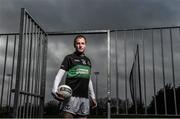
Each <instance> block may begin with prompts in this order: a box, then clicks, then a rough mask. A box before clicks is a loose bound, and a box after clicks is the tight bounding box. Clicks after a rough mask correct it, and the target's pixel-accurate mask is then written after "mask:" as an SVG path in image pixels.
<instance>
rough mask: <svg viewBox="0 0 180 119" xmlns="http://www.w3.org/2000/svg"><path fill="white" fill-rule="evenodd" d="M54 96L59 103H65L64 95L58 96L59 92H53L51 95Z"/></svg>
mask: <svg viewBox="0 0 180 119" xmlns="http://www.w3.org/2000/svg"><path fill="white" fill-rule="evenodd" d="M51 94H52V95H53V97H54V98H55V99H56V100H58V101H64V98H63V96H62V95H60V94H58V93H57V92H52V93H51Z"/></svg>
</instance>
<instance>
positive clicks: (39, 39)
mask: <svg viewBox="0 0 180 119" xmlns="http://www.w3.org/2000/svg"><path fill="white" fill-rule="evenodd" d="M39 32H40V34H39V38H38V41H39V42H38V65H37V66H38V69H37V93H38V94H40V90H39V89H40V81H41V62H40V60H41V38H42V32H41V29H39ZM37 107H38V108H37V109H38V111H37V112H38V115H37V116H38V117H39V116H40V115H39V97H37Z"/></svg>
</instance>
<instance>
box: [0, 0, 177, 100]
mask: <svg viewBox="0 0 180 119" xmlns="http://www.w3.org/2000/svg"><path fill="white" fill-rule="evenodd" d="M179 6H180V1H179V0H0V33H6V32H18V31H19V18H20V8H22V7H23V8H26V9H27V10H28V11H29V12H30V14H31V15H32V16H33V17H34V18H35V19H36V20H37V21H38V23H39V24H40V25H41V26H42V27H43V28H44V30H45V31H47V32H50V31H70V32H71V31H80V30H101V29H125V28H142V27H159V26H178V25H180V12H179V11H180V7H179ZM73 37H74V36H62V37H51V36H50V37H49V44H48V48H49V49H48V65H47V66H48V69H47V86H46V87H47V88H46V101H47V100H50V99H52V97H51V95H50V90H51V88H52V83H53V80H54V78H55V75H56V73H57V71H58V68H59V65H60V64H61V62H62V60H63V57H64V56H65V55H66V54H68V53H71V52H73V50H74V49H73V46H72V39H73ZM87 37H88V39H89V40H88V49H87V55H88V56H90V58H91V60H92V62H93V66H94V69H93V71H100V75H99V78H101V80H105V81H103V82H104V83H101V84H99V85H100V87H102V89H106V85H105V83H106V66H105V64H106V63H107V59H106V53H107V49H106V36H105V35H91V36H89V35H87ZM119 43H121V41H119ZM2 44H3V43H2ZM2 44H1V46H2ZM120 49H121V48H120ZM1 52H3V51H1ZM113 52H114V51H113ZM129 54H131V53H129ZM131 57H132V56H131ZM102 59H103V60H102ZM113 61H114V60H113ZM123 63H124V61H123V59H122V60H121V61H119V65H120V66H121V65H124V64H123ZM130 65H131V64H129V67H131V66H130ZM1 70H2V69H1ZM122 70H124V69H122ZM120 74H123V72H122V71H121V69H120ZM121 78H122V79H124V78H123V76H122V77H121ZM114 81H115V80H114ZM123 83H124V81H123V80H122V82H121V81H120V83H119V85H120V87H123V88H124V84H123ZM112 88H113V89H114V86H112ZM103 91H104V90H103ZM123 91H124V90H123ZM105 94H106V92H101V96H102V95H105ZM113 94H114V93H113ZM120 97H121V96H120ZM122 97H124V94H123V96H122Z"/></svg>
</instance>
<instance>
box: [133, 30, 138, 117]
mask: <svg viewBox="0 0 180 119" xmlns="http://www.w3.org/2000/svg"><path fill="white" fill-rule="evenodd" d="M134 32H135V31H134V30H133V31H132V40H133V41H134V42H135V38H134ZM135 44H136V43H135ZM135 49H136V45H135ZM133 51H134V53H133V54H136V50H133ZM135 59H136V55H135V57H134V61H135ZM135 65H136V64H135ZM133 74H134V75H136V72H135V73H133ZM136 84H137V83H136V80H135V93H136V92H137V91H136V90H137V85H136ZM135 98H136V99H135V113H136V114H138V107H137V106H138V105H137V94H135Z"/></svg>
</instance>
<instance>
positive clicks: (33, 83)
mask: <svg viewBox="0 0 180 119" xmlns="http://www.w3.org/2000/svg"><path fill="white" fill-rule="evenodd" d="M36 37H37V27H36V26H35V25H34V40H33V41H34V43H33V46H34V47H33V49H34V51H33V66H32V67H33V68H32V89H31V92H32V93H34V92H35V91H34V86H35V65H36ZM34 98H35V97H34V96H33V97H32V98H31V100H32V102H33V103H32V105H33V107H32V117H34Z"/></svg>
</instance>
